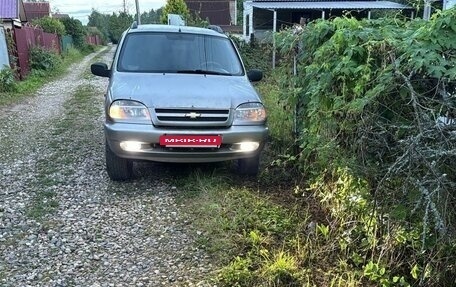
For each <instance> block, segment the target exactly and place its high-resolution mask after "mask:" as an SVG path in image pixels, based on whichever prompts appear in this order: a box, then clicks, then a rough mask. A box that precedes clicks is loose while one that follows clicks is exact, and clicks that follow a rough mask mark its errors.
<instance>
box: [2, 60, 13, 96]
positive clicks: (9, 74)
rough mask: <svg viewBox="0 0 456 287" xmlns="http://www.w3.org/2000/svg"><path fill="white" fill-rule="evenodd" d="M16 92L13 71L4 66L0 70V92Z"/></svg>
mask: <svg viewBox="0 0 456 287" xmlns="http://www.w3.org/2000/svg"><path fill="white" fill-rule="evenodd" d="M15 90H16V80H15V79H14V72H13V70H12V69H11V68H10V67H8V66H6V65H5V66H4V67H3V68H2V69H0V92H13V91H15Z"/></svg>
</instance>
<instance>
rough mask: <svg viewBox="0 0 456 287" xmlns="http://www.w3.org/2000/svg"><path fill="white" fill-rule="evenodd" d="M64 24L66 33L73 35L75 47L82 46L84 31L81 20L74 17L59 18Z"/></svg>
mask: <svg viewBox="0 0 456 287" xmlns="http://www.w3.org/2000/svg"><path fill="white" fill-rule="evenodd" d="M60 21H62V23H63V25H64V26H65V30H66V33H67V34H68V35H70V36H72V37H73V41H74V45H75V46H76V48H80V47H83V46H84V44H85V36H86V31H85V29H84V26H83V25H82V23H81V21H79V20H77V19H74V18H63V19H60Z"/></svg>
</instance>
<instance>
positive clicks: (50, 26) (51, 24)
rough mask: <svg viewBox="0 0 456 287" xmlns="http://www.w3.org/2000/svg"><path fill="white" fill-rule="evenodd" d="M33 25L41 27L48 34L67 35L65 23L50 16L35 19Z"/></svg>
mask: <svg viewBox="0 0 456 287" xmlns="http://www.w3.org/2000/svg"><path fill="white" fill-rule="evenodd" d="M32 24H33V25H37V26H40V27H41V28H42V29H43V31H44V32H46V33H53V34H57V35H59V36H63V35H65V33H66V31H65V25H63V23H62V22H61V21H59V20H58V19H55V18H51V17H49V16H46V17H43V18H38V19H34V20H33V21H32Z"/></svg>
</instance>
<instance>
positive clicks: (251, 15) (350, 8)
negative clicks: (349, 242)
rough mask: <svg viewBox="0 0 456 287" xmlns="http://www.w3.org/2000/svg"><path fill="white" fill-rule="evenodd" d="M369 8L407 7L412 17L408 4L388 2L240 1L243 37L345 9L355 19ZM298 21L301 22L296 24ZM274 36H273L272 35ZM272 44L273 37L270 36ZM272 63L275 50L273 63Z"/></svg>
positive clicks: (366, 14) (247, 38)
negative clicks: (241, 4) (242, 10)
mask: <svg viewBox="0 0 456 287" xmlns="http://www.w3.org/2000/svg"><path fill="white" fill-rule="evenodd" d="M372 10H399V11H404V10H407V11H409V12H410V15H409V16H410V17H411V18H413V17H414V9H413V8H412V7H410V6H407V5H403V4H399V3H396V2H391V1H312V0H310V1H280V0H278V1H268V0H253V1H245V2H244V13H243V20H244V21H243V37H244V40H245V41H247V42H248V41H250V39H252V38H257V39H261V38H263V37H264V36H263V35H264V32H265V31H272V32H273V35H274V32H277V27H278V23H280V24H281V25H282V26H291V25H293V24H303V23H302V20H303V19H304V20H305V21H306V20H307V21H311V20H315V19H318V18H321V19H329V18H331V17H335V16H342V15H343V14H344V13H346V12H350V14H351V15H352V16H354V17H357V18H368V19H370V18H371V11H372ZM300 22H301V23H300ZM273 37H274V36H273ZM273 43H274V46H275V40H274V39H273ZM274 63H275V49H274V58H273V66H274Z"/></svg>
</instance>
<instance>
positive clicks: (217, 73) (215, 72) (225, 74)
mask: <svg viewBox="0 0 456 287" xmlns="http://www.w3.org/2000/svg"><path fill="white" fill-rule="evenodd" d="M176 73H180V74H201V75H222V76H232V74H230V73H223V72H217V71H208V70H199V69H198V70H179V71H177V72H176Z"/></svg>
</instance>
